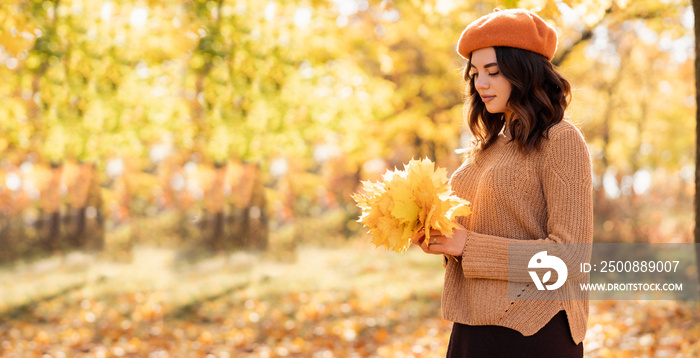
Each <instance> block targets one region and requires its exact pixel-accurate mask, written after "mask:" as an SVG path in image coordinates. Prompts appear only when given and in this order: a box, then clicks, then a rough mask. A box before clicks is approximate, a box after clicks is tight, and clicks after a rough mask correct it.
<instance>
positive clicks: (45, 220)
mask: <svg viewBox="0 0 700 358" xmlns="http://www.w3.org/2000/svg"><path fill="white" fill-rule="evenodd" d="M50 175H51V177H50V178H49V183H48V185H47V187H46V190H44V192H43V193H41V196H40V198H41V199H40V201H39V208H40V213H39V220H38V221H37V230H38V231H39V234H38V236H39V249H40V250H41V251H43V252H55V251H58V250H59V249H60V242H59V239H60V234H61V181H62V180H61V178H62V176H63V163H51V174H50Z"/></svg>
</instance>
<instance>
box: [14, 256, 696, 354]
mask: <svg viewBox="0 0 700 358" xmlns="http://www.w3.org/2000/svg"><path fill="white" fill-rule="evenodd" d="M303 252H308V253H307V254H304V256H303V257H301V258H300V260H299V262H297V263H295V264H289V265H286V266H285V265H280V264H275V265H274V267H273V266H270V267H271V268H270V269H269V272H268V271H266V272H265V273H266V275H262V274H261V275H260V277H259V280H258V281H255V280H253V281H250V283H249V284H248V285H242V286H240V287H239V286H235V287H234V288H229V289H226V288H225V285H223V286H222V292H223V293H222V294H211V295H208V296H199V298H197V299H195V300H193V301H182V300H177V299H173V298H174V297H172V295H173V294H174V293H173V292H175V291H173V290H171V289H159V290H155V289H154V290H139V291H134V292H132V291H130V290H128V289H125V290H122V291H120V290H118V289H117V288H114V289H113V290H110V291H104V292H102V293H99V292H98V291H97V290H95V288H94V287H92V286H90V285H88V286H84V287H80V288H76V289H75V290H71V291H68V292H66V293H65V294H61V295H59V296H57V297H52V298H50V299H46V300H42V301H40V302H39V303H37V304H36V305H32V306H24V307H21V308H19V309H17V310H13V311H8V312H5V313H4V314H3V315H1V316H0V356H1V357H22V358H25V357H37V358H49V357H52V358H63V357H71V358H72V357H76V358H81V357H97V358H99V357H154V358H155V357H159V358H160V357H195V358H199V357H201V358H227V357H242V358H247V357H250V358H252V357H255V358H261V357H312V358H326V357H376V358H382V357H392V358H393V357H414V358H418V357H431V358H432V357H444V354H445V350H446V347H447V343H448V340H449V335H450V329H451V323H450V322H447V321H443V320H441V319H440V289H439V284H440V282H441V272H442V271H441V270H442V268H441V265H440V262H439V260H438V261H436V262H433V260H432V259H434V258H433V257H429V256H426V255H423V254H422V253H421V252H415V253H414V252H412V251H410V252H409V253H408V255H401V256H397V255H391V252H389V253H386V252H381V251H380V250H378V251H375V252H369V253H368V251H367V249H366V247H361V248H344V249H328V250H325V251H323V250H319V249H308V250H306V251H305V250H302V253H303ZM312 257H324V259H325V260H326V261H323V260H319V261H317V262H315V263H314V264H313V265H312V264H310V261H311V258H312ZM399 263H404V264H405V267H403V268H402V269H401V270H398V269H397V267H396V265H397V264H399ZM239 264H240V261H239ZM207 265H208V266H207ZM314 265H317V266H314ZM204 266H207V270H208V271H207V272H208V273H206V274H204V273H202V274H201V275H200V277H197V275H194V274H192V275H182V276H181V279H180V281H179V282H178V283H177V284H178V285H187V284H188V282H187V281H188V280H193V282H194V281H196V282H203V280H206V279H207V277H208V275H214V274H219V271H221V270H222V269H217V268H215V266H214V265H211V264H209V263H205V264H203V267H204ZM273 268H274V270H273ZM275 270H276V271H275ZM290 270H291V271H290ZM304 270H306V271H308V272H304ZM322 270H325V271H328V272H327V274H331V276H327V277H333V278H334V279H335V280H341V281H343V282H340V283H339V284H338V283H333V282H328V281H331V279H325V278H322V279H319V278H320V277H326V276H321V274H320V271H322ZM273 271H275V272H279V273H278V274H277V275H275V274H273ZM202 272H204V271H202ZM283 272H296V277H298V280H299V282H289V281H290V277H294V276H295V275H291V276H290V275H288V274H286V273H283ZM314 272H316V274H313V273H314ZM399 272H400V273H399ZM399 276H400V277H409V278H410V279H407V280H404V281H400V280H398V279H397V277H399ZM153 277H154V279H157V277H158V275H154V276H153ZM216 277H218V276H216ZM314 279H317V280H318V281H314ZM425 280H430V281H435V282H434V283H435V284H434V285H423V286H421V285H420V281H425ZM302 281H303V282H302ZM335 284H337V285H335ZM262 286H265V287H268V288H270V289H264V290H263V289H260V287H262ZM193 287H195V286H193ZM197 287H199V286H197ZM341 287H344V288H341ZM389 287H391V289H389ZM392 290H393V291H392ZM183 292H186V291H183ZM397 292H398V293H397ZM190 293H191V294H192V295H193V296H197V292H190ZM185 302H189V303H187V304H185ZM590 307H591V314H590V317H589V324H588V327H589V329H588V334H587V336H586V340H585V341H584V344H585V351H586V357H645V356H646V357H697V356H700V310H698V303H697V302H684V301H591V302H590Z"/></svg>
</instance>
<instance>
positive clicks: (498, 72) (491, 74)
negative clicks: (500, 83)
mask: <svg viewBox="0 0 700 358" xmlns="http://www.w3.org/2000/svg"><path fill="white" fill-rule="evenodd" d="M500 73H501V71H497V72H494V73H489V76H498V75H499V74H500Z"/></svg>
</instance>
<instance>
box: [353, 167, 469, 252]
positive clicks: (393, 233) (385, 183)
mask: <svg viewBox="0 0 700 358" xmlns="http://www.w3.org/2000/svg"><path fill="white" fill-rule="evenodd" d="M353 199H354V200H355V202H357V206H358V207H359V208H360V209H362V214H361V215H360V218H359V220H358V221H359V222H361V223H363V224H364V225H365V226H366V227H367V228H368V229H369V232H370V233H371V234H372V243H374V244H375V245H376V246H377V247H379V246H385V247H386V248H387V249H391V250H394V251H398V252H403V251H405V250H406V249H408V247H409V246H410V245H411V237H412V236H413V234H414V233H415V232H416V231H417V230H419V229H421V228H425V232H426V240H429V239H430V229H431V228H433V229H436V230H439V231H440V232H441V233H443V234H448V235H449V234H451V233H452V231H453V230H454V228H455V227H456V224H455V223H454V220H455V219H456V217H457V216H466V215H469V214H470V213H471V210H470V208H469V202H467V201H465V200H464V199H462V198H460V197H458V196H457V195H454V193H453V192H452V189H451V187H450V184H449V182H448V179H447V170H446V169H445V168H438V169H435V164H434V163H433V162H432V161H430V160H429V159H423V160H416V159H414V160H411V161H410V162H409V163H408V164H406V165H404V170H397V169H395V170H393V171H391V170H389V171H387V172H386V173H385V174H384V175H383V176H382V181H379V182H376V183H373V182H370V181H363V182H362V190H361V191H360V192H359V193H355V194H354V195H353Z"/></svg>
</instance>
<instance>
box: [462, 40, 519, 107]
mask: <svg viewBox="0 0 700 358" xmlns="http://www.w3.org/2000/svg"><path fill="white" fill-rule="evenodd" d="M469 76H470V77H472V78H473V79H474V87H475V88H476V91H477V92H478V93H479V96H480V97H481V100H482V101H483V102H484V104H485V105H486V110H487V111H489V113H505V115H506V118H509V117H510V115H511V114H512V113H513V112H512V111H511V110H509V109H508V98H510V91H511V89H512V88H513V86H512V85H511V84H510V82H508V80H507V79H506V78H505V77H504V76H503V75H501V71H500V69H499V68H498V62H497V61H496V50H495V49H494V48H493V47H485V48H482V49H478V50H476V51H474V52H472V58H471V61H470V62H469Z"/></svg>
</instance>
